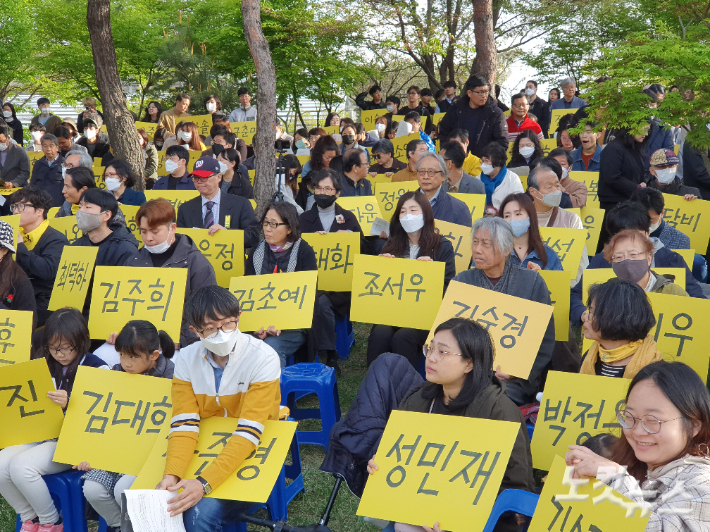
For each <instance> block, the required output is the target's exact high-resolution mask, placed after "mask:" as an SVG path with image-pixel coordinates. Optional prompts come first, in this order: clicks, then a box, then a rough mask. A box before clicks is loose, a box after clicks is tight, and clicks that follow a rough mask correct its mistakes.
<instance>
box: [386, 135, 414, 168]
mask: <svg viewBox="0 0 710 532" xmlns="http://www.w3.org/2000/svg"><path fill="white" fill-rule="evenodd" d="M413 140H421V137H420V136H419V133H410V134H409V135H405V136H403V137H397V138H395V139H392V146H394V158H395V159H399V160H400V161H402V162H403V163H406V162H409V159H407V144H409V143H410V142H411V141H413Z"/></svg>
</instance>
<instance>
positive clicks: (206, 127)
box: [175, 115, 212, 137]
mask: <svg viewBox="0 0 710 532" xmlns="http://www.w3.org/2000/svg"><path fill="white" fill-rule="evenodd" d="M180 122H194V123H195V124H197V131H198V133H199V134H200V135H204V136H205V137H207V136H209V134H210V129H212V115H195V116H181V117H178V118H176V119H175V125H177V124H179V123H180Z"/></svg>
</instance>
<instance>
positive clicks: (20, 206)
mask: <svg viewBox="0 0 710 532" xmlns="http://www.w3.org/2000/svg"><path fill="white" fill-rule="evenodd" d="M25 207H32V208H33V209H34V208H35V206H34V205H32V204H31V203H13V204H12V205H10V212H23V211H24V210H25Z"/></svg>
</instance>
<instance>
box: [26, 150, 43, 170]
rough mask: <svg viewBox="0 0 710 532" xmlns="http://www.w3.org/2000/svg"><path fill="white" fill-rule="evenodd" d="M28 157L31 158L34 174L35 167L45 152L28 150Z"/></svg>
mask: <svg viewBox="0 0 710 532" xmlns="http://www.w3.org/2000/svg"><path fill="white" fill-rule="evenodd" d="M26 153H27V157H29V158H30V175H32V171H33V170H34V168H35V163H36V162H37V161H39V160H40V159H41V158H42V157H44V152H42V151H28V152H26Z"/></svg>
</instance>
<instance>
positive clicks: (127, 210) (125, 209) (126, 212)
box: [118, 205, 143, 242]
mask: <svg viewBox="0 0 710 532" xmlns="http://www.w3.org/2000/svg"><path fill="white" fill-rule="evenodd" d="M118 208H119V209H121V212H122V213H123V216H124V218H125V219H126V229H128V230H129V231H130V232H131V233H133V236H135V237H136V240H138V242H143V237H142V236H141V228H140V227H138V224H137V223H136V214H137V213H138V209H140V207H139V206H138V205H119V206H118Z"/></svg>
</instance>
